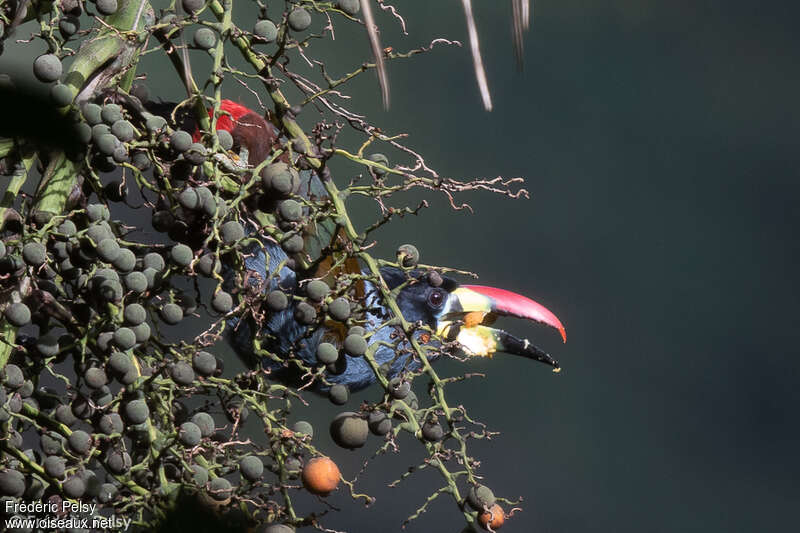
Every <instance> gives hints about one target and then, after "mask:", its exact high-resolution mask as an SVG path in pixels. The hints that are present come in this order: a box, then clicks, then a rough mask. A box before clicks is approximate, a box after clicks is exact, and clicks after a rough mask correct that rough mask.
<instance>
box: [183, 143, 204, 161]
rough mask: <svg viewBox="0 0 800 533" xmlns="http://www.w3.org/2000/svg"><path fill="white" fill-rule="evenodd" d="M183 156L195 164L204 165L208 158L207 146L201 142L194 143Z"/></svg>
mask: <svg viewBox="0 0 800 533" xmlns="http://www.w3.org/2000/svg"><path fill="white" fill-rule="evenodd" d="M183 157H185V158H186V160H187V161H189V162H190V163H191V164H193V165H202V164H203V161H205V160H206V147H205V146H203V145H202V144H200V143H192V145H191V146H190V147H189V149H188V150H186V153H184V154H183Z"/></svg>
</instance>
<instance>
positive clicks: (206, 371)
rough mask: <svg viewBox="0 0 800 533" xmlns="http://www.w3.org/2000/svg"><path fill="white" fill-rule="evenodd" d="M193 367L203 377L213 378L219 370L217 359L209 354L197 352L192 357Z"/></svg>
mask: <svg viewBox="0 0 800 533" xmlns="http://www.w3.org/2000/svg"><path fill="white" fill-rule="evenodd" d="M192 367H193V368H194V369H195V371H197V373H198V374H200V375H201V376H211V375H213V374H214V372H215V371H216V370H217V358H216V357H214V356H213V355H211V354H210V353H208V352H202V351H200V352H197V353H195V354H194V355H193V356H192Z"/></svg>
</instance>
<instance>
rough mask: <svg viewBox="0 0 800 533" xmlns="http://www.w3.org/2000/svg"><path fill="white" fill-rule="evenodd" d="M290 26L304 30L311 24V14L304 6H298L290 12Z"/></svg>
mask: <svg viewBox="0 0 800 533" xmlns="http://www.w3.org/2000/svg"><path fill="white" fill-rule="evenodd" d="M288 22H289V27H290V28H292V30H294V31H304V30H307V29H308V27H309V26H311V14H310V13H309V12H308V11H306V10H305V9H303V8H302V7H296V8H294V9H292V12H291V13H289V18H288Z"/></svg>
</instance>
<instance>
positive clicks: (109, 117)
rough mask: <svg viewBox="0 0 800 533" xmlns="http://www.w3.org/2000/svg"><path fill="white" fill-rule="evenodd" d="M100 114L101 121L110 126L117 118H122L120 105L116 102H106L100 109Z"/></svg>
mask: <svg viewBox="0 0 800 533" xmlns="http://www.w3.org/2000/svg"><path fill="white" fill-rule="evenodd" d="M100 116H101V117H103V122H105V123H106V124H108V125H109V126H111V125H112V124H113V123H115V122H116V121H118V120H122V119H123V118H124V117H123V116H122V107H120V106H119V105H118V104H106V105H104V106H103V107H102V109H101V110H100Z"/></svg>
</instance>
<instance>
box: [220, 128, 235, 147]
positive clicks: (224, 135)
mask: <svg viewBox="0 0 800 533" xmlns="http://www.w3.org/2000/svg"><path fill="white" fill-rule="evenodd" d="M217 139H218V140H219V146H220V148H222V149H223V150H230V149H231V148H233V136H232V135H231V132H229V131H228V130H217Z"/></svg>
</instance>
